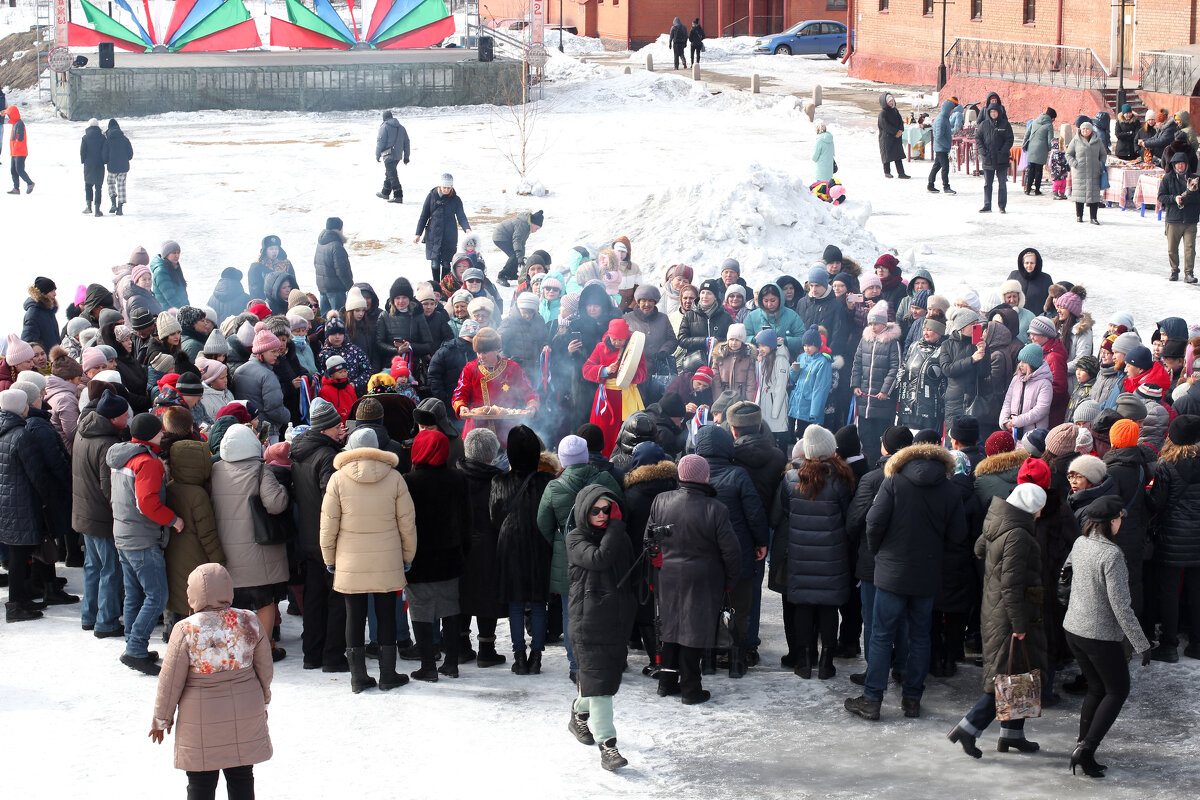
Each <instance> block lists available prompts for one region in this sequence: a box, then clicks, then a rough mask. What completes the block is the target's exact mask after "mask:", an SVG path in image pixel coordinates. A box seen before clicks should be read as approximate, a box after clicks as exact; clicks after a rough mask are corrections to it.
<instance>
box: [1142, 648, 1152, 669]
mask: <svg viewBox="0 0 1200 800" xmlns="http://www.w3.org/2000/svg"><path fill="white" fill-rule="evenodd" d="M1142 666H1143V667H1148V666H1150V651H1149V650H1148V649H1147V650H1146V652H1144V653H1142Z"/></svg>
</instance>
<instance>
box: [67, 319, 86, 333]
mask: <svg viewBox="0 0 1200 800" xmlns="http://www.w3.org/2000/svg"><path fill="white" fill-rule="evenodd" d="M89 325H91V323H90V322H88V318H87V317H75V318H74V319H72V320H71V321H70V322H68V323H67V336H75V337H78V336H79V334H81V333H83V332H84V331H86V330H87V329H88V326H89Z"/></svg>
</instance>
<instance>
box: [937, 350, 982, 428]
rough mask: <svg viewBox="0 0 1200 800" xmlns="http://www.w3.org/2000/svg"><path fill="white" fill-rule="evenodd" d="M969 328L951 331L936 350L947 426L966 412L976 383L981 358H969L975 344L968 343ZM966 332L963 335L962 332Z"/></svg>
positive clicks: (973, 396) (973, 394)
mask: <svg viewBox="0 0 1200 800" xmlns="http://www.w3.org/2000/svg"><path fill="white" fill-rule="evenodd" d="M969 331H970V328H964V329H963V330H961V331H954V333H952V334H950V335H949V336H947V337H946V338H944V339H942V344H941V348H940V350H939V352H938V366H939V367H940V368H941V371H942V375H943V376H945V378H946V388H945V394H944V395H943V397H944V398H945V420H946V425H947V427H949V426H950V425H953V424H954V420H956V419H958V418H959V417H961V416H962V415H963V414H966V413H967V407H968V406H970V405H971V403H972V401H974V399H975V392H976V390H977V388H978V385H979V374H980V372H981V371H982V369H983V368H982V367H981V366H980V365H981V364H982V363H983V362H981V361H972V360H971V356H972V355H974V354H975V348H974V347H973V346H972V345H971V335H970V332H969ZM964 333H966V335H965V336H964V335H963V334H964Z"/></svg>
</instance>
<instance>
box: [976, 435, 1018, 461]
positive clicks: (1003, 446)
mask: <svg viewBox="0 0 1200 800" xmlns="http://www.w3.org/2000/svg"><path fill="white" fill-rule="evenodd" d="M1016 449H1017V443H1016V441H1015V440H1014V439H1013V436H1012V434H1011V433H1009V432H1008V431H996V432H995V433H993V434H992V435H991V436H989V437H988V438H987V441H986V442H984V443H983V452H985V453H987V454H988V455H989V456H995V455H999V454H1001V453H1011V452H1012V451H1013V450H1016Z"/></svg>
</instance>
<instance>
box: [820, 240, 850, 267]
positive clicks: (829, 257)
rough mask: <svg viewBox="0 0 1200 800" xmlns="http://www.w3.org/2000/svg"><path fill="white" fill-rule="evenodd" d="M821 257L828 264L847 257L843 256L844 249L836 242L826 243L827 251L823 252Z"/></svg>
mask: <svg viewBox="0 0 1200 800" xmlns="http://www.w3.org/2000/svg"><path fill="white" fill-rule="evenodd" d="M821 258H822V260H824V261H825V263H826V264H829V263H832V262H834V261H845V259H844V258H842V249H841V248H840V247H838V246H837V245H836V244H827V245H825V252H824V253H822V254H821Z"/></svg>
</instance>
